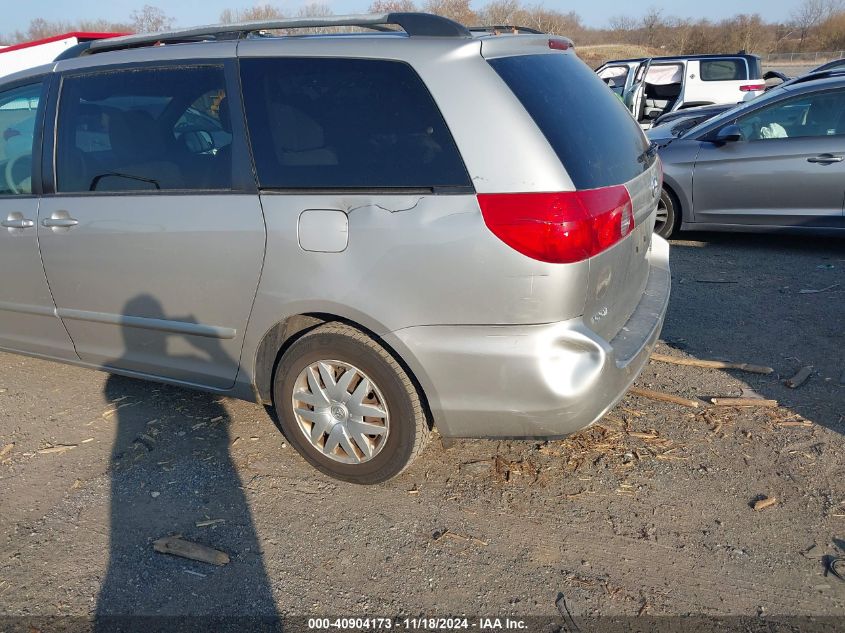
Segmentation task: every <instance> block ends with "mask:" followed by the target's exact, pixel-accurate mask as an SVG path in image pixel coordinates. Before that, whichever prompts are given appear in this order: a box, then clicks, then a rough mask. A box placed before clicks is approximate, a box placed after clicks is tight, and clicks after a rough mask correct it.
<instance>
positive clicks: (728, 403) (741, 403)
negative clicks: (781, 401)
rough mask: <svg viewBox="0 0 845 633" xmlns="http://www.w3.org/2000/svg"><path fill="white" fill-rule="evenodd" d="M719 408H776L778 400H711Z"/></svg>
mask: <svg viewBox="0 0 845 633" xmlns="http://www.w3.org/2000/svg"><path fill="white" fill-rule="evenodd" d="M710 402H712V403H713V404H715V405H716V406H717V407H776V406H778V401H777V400H766V399H765V398H710Z"/></svg>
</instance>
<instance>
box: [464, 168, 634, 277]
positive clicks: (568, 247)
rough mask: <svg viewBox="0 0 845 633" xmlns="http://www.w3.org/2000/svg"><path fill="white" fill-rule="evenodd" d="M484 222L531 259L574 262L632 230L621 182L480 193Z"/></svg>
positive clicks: (631, 216)
mask: <svg viewBox="0 0 845 633" xmlns="http://www.w3.org/2000/svg"><path fill="white" fill-rule="evenodd" d="M478 204H479V206H480V207H481V214H482V215H483V216H484V222H485V224H487V228H489V229H490V230H491V231H492V232H493V233H494V234H495V235H496V237H498V238H499V239H500V240H502V241H503V242H504V243H505V244H507V245H508V246H510V247H511V248H513V249H514V250H516V251H518V252H520V253H522V254H523V255H527V256H528V257H531V258H532V259H537V260H539V261H543V262H549V263H553V264H570V263H572V262H578V261H582V260H585V259H588V258H590V257H593V256H594V255H597V254H598V253H601V252H602V251H604V250H607V249H608V248H610V247H611V246H613V245H614V244H616V243H618V242H620V241H621V240H622V239H624V238H625V236H627V235H628V234H629V233H630V232H631V231H633V230H634V211H633V206H632V204H631V196H630V195H629V194H628V190H627V189H626V188H625V187H624V186H623V185H618V186H615V187H605V188H602V189H587V190H584V191H568V192H562V193H480V194H478Z"/></svg>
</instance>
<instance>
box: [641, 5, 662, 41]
mask: <svg viewBox="0 0 845 633" xmlns="http://www.w3.org/2000/svg"><path fill="white" fill-rule="evenodd" d="M640 25H641V27H642V32H643V44H645V45H646V46H654V45H655V44H656V43H657V41H658V35H659V32H660V31H661V30H662V29H663V27H665V25H666V24H665V21H664V19H663V11H662V10H661V9H659V8H657V7H650V8H649V9H648V11H646V13H645V15H644V16H643V17H642V20H640Z"/></svg>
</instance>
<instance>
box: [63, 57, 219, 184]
mask: <svg viewBox="0 0 845 633" xmlns="http://www.w3.org/2000/svg"><path fill="white" fill-rule="evenodd" d="M225 100H226V91H225V79H224V74H223V69H222V67H215V66H203V67H178V68H143V69H140V68H139V69H128V70H119V71H107V72H98V73H94V74H86V75H78V76H71V77H66V78H65V79H64V81H63V84H62V94H61V100H60V102H59V122H58V129H59V134H58V141H57V148H56V152H57V160H56V164H57V186H58V191H60V192H83V191H166V190H198V189H199V190H201V189H226V188H229V186H230V183H231V152H230V151H229V145H230V143H231V142H232V135H231V133H230V130H231V125H230V122H229V119H228V117H229V115H228V108H226V107H225V103H224V102H225Z"/></svg>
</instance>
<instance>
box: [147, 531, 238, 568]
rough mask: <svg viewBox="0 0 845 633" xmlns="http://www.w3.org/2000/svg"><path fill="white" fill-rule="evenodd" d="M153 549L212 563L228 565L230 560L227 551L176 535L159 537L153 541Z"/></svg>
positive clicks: (162, 552)
mask: <svg viewBox="0 0 845 633" xmlns="http://www.w3.org/2000/svg"><path fill="white" fill-rule="evenodd" d="M153 549H154V550H155V551H157V552H159V553H161V554H171V555H172V556H181V557H182V558H188V559H190V560H196V561H199V562H201V563H209V564H211V565H226V564H227V563H228V562H229V555H228V554H227V553H226V552H221V551H220V550H219V549H213V548H211V547H207V546H205V545H200V544H198V543H192V542H191V541H186V540H185V539H181V538H178V537H176V536H165V537H164V538H160V539H158V540H157V541H155V542H153Z"/></svg>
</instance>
